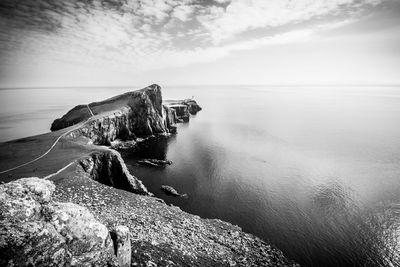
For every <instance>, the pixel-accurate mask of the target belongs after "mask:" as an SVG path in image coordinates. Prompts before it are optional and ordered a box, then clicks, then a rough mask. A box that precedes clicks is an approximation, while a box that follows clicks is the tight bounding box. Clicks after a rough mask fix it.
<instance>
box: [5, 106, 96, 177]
mask: <svg viewBox="0 0 400 267" xmlns="http://www.w3.org/2000/svg"><path fill="white" fill-rule="evenodd" d="M86 106H87V108H88V110H89V112H90V114H91V115H92V116H91V117H90V118H88V119H87V120H86V121H85V122H83V123H78V124H77V125H76V126H75V127H73V128H72V129H71V130H69V131H67V132H65V133H63V134H62V135H60V136H59V137H58V138H57V139H56V141H54V143H53V145H52V146H51V147H50V148H49V149H48V150H47V151H46V152H44V153H43V154H42V155H40V156H39V157H37V158H35V159H33V160H31V161H28V162H25V163H23V164H20V165H18V166H15V167H13V168H10V169H7V170H5V171H1V172H0V174H4V173H7V172H10V171H13V170H16V169H19V168H21V167H24V166H26V165H29V164H31V163H34V162H36V161H38V160H39V159H41V158H43V157H44V156H46V155H47V154H49V153H50V151H51V150H52V149H53V148H54V147H55V146H56V145H57V143H58V141H60V139H61V138H63V137H64V136H66V135H67V134H69V133H70V132H72V131H75V130H76V129H78V128H79V127H80V126H81V125H82V124H84V123H86V122H88V121H89V120H90V119H91V118H92V117H93V116H94V114H93V112H92V110H91V109H90V107H89V105H86Z"/></svg>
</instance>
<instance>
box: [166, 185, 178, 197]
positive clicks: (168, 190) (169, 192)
mask: <svg viewBox="0 0 400 267" xmlns="http://www.w3.org/2000/svg"><path fill="white" fill-rule="evenodd" d="M161 190H162V191H164V193H165V194H167V195H169V196H174V197H179V196H181V194H179V193H178V191H176V189H175V188H173V187H172V186H169V185H162V186H161Z"/></svg>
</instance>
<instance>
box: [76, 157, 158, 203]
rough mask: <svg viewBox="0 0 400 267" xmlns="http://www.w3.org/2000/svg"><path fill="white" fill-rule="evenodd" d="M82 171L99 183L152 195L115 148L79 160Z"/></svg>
mask: <svg viewBox="0 0 400 267" xmlns="http://www.w3.org/2000/svg"><path fill="white" fill-rule="evenodd" d="M78 163H79V165H78V166H79V167H80V169H81V170H80V171H81V172H83V173H84V174H85V175H86V177H88V178H90V179H92V180H95V181H97V182H99V183H102V184H105V185H108V186H112V187H115V188H118V189H123V190H126V191H130V192H132V193H136V194H141V195H152V194H151V193H149V191H148V190H147V188H146V187H145V186H144V185H143V183H142V182H141V181H140V180H139V179H137V178H136V177H134V176H133V175H131V174H130V173H129V170H128V168H127V167H126V165H125V163H124V161H123V159H122V157H121V155H120V154H119V153H118V152H117V151H115V150H106V151H95V152H92V153H91V154H89V155H88V156H86V157H84V158H82V159H80V160H79V161H78Z"/></svg>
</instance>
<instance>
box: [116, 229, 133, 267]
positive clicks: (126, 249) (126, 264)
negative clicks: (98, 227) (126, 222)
mask: <svg viewBox="0 0 400 267" xmlns="http://www.w3.org/2000/svg"><path fill="white" fill-rule="evenodd" d="M111 238H112V239H113V241H114V248H115V252H116V256H117V261H118V264H119V266H120V267H130V266H131V257H132V255H131V253H132V249H131V239H130V236H129V228H128V227H126V226H123V225H117V226H116V227H115V228H114V229H113V230H112V231H111Z"/></svg>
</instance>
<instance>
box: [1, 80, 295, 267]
mask: <svg viewBox="0 0 400 267" xmlns="http://www.w3.org/2000/svg"><path fill="white" fill-rule="evenodd" d="M200 110H201V107H200V106H199V105H198V104H197V103H196V101H194V100H193V99H186V100H174V101H164V102H163V99H162V95H161V88H160V86H158V85H151V86H149V87H146V88H144V89H141V90H137V91H133V92H128V93H125V94H123V95H119V96H116V97H113V98H110V99H107V100H104V101H101V102H95V103H90V104H88V105H79V106H76V107H75V108H73V109H71V110H70V111H69V112H68V113H67V114H65V115H64V116H63V117H62V118H60V119H57V120H55V121H54V122H53V124H52V126H51V130H52V131H53V133H49V134H46V135H42V136H37V137H31V138H27V139H21V140H16V141H13V142H7V143H3V144H0V151H2V152H0V159H1V161H3V160H5V159H7V160H9V161H13V160H14V158H13V157H12V156H14V157H16V156H17V155H21V157H23V156H22V155H24V151H23V149H26V146H32V148H31V149H36V148H38V149H39V146H40V145H43V144H46V145H47V144H48V143H49V142H50V141H51V140H54V137H53V136H61V137H62V138H60V137H59V138H58V139H57V140H60V141H58V143H57V140H56V143H54V144H53V147H54V149H53V150H52V151H51V152H50V153H49V154H48V155H46V156H45V157H43V158H41V159H40V160H38V161H37V162H34V163H32V164H30V165H29V166H24V165H23V164H22V167H21V168H18V169H16V170H13V171H12V172H6V171H3V173H4V174H2V175H0V181H2V182H7V183H5V184H2V185H0V200H1V202H0V251H1V252H0V265H1V266H297V264H295V263H293V262H292V261H290V260H288V259H286V258H285V257H284V255H283V254H282V252H281V251H279V250H278V249H276V248H274V247H272V246H271V245H269V244H267V243H265V242H264V241H262V240H260V239H259V238H257V237H254V236H252V235H250V234H246V233H244V232H242V230H241V229H240V228H239V227H238V226H234V225H231V224H229V223H226V222H223V221H220V220H208V219H202V218H200V217H198V216H196V215H192V214H189V213H186V212H184V211H182V210H180V209H179V208H178V207H174V206H169V205H166V204H165V203H164V201H162V200H160V199H158V198H155V197H152V193H151V192H149V191H148V190H147V188H146V187H145V186H144V185H143V183H142V182H141V181H140V179H138V178H136V177H135V176H133V175H131V174H130V173H129V171H128V169H127V167H126V165H125V163H124V161H123V159H122V158H121V155H120V154H119V152H117V151H116V150H115V149H113V148H120V149H123V148H131V147H134V146H135V144H136V143H137V142H141V141H142V140H145V139H146V138H148V137H149V136H153V135H170V134H173V133H174V132H175V131H176V124H177V123H181V122H185V121H188V120H189V119H190V117H191V115H194V114H196V113H197V112H198V111H200ZM24 145H25V146H24ZM16 162H17V161H16ZM149 162H151V161H149ZM11 163H12V162H11ZM11 163H10V162H4V164H3V163H2V165H1V166H0V167H2V168H3V169H6V167H7V166H12V165H11ZM60 166H62V167H63V168H60ZM0 171H1V169H0ZM32 176H37V177H41V178H44V179H39V178H23V177H32ZM20 178H22V179H20ZM166 188H168V187H166ZM177 194H178V193H177Z"/></svg>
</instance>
